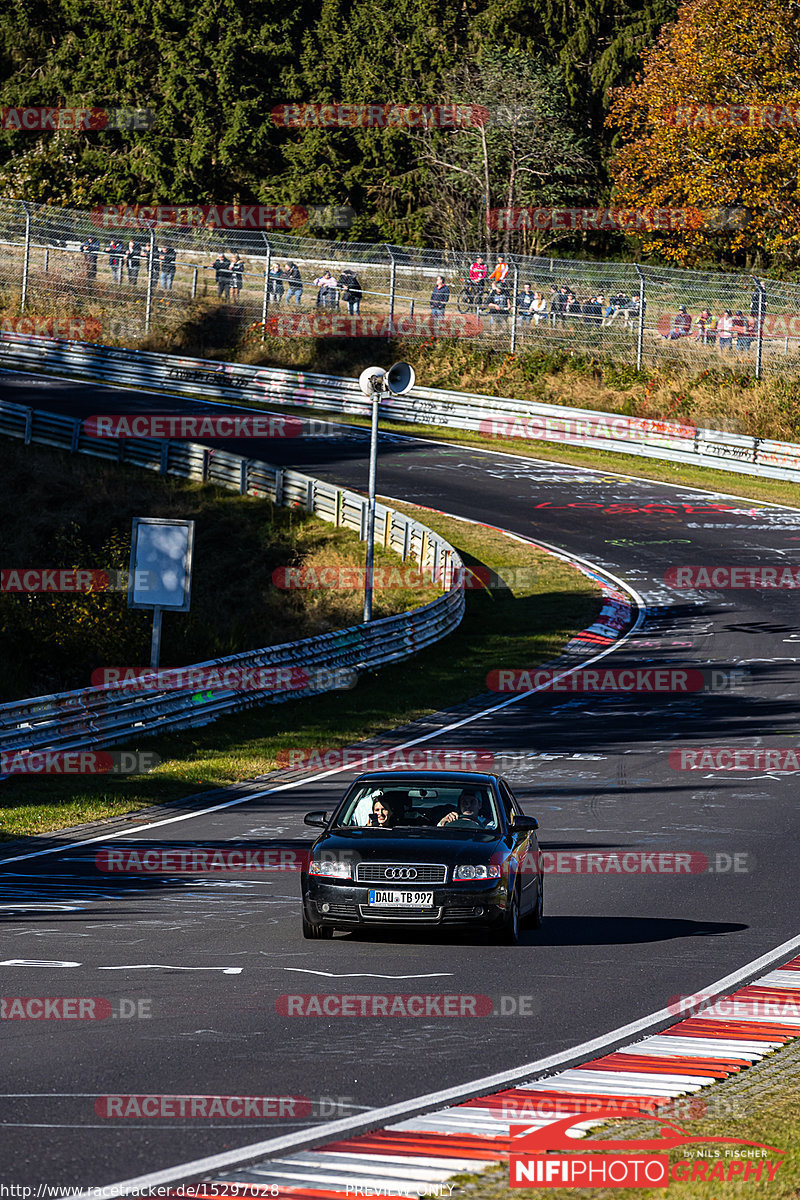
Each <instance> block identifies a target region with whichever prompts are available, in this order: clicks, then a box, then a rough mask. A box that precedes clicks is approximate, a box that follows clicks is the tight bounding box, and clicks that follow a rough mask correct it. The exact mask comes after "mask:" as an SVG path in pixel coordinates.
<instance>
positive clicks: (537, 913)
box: [525, 875, 544, 929]
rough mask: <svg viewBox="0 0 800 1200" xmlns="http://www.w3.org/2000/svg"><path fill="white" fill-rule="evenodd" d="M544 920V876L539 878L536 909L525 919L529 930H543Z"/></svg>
mask: <svg viewBox="0 0 800 1200" xmlns="http://www.w3.org/2000/svg"><path fill="white" fill-rule="evenodd" d="M543 920H544V876H543V875H540V876H539V884H538V886H537V888H536V907H535V908H534V909H533V910H532V911H531V912H530V913H529V914H528V916H527V917H526V918H525V924H526V925H527V926H528V928H529V929H541V928H542V921H543Z"/></svg>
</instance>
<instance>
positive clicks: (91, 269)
mask: <svg viewBox="0 0 800 1200" xmlns="http://www.w3.org/2000/svg"><path fill="white" fill-rule="evenodd" d="M81 252H82V254H83V258H84V261H85V263H86V282H87V283H92V282H93V281H94V280H95V279H97V255H98V254H99V253H100V243H99V242H98V240H97V238H96V237H95V236H94V234H92V236H91V237H88V238H87V239H86V241H85V242H83V244H82V245H81Z"/></svg>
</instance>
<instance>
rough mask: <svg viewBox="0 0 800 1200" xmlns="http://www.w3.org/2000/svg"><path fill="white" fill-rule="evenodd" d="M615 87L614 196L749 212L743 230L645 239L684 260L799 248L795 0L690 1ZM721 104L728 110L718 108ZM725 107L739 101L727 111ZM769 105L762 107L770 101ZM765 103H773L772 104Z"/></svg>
mask: <svg viewBox="0 0 800 1200" xmlns="http://www.w3.org/2000/svg"><path fill="white" fill-rule="evenodd" d="M643 57H644V70H643V73H642V75H641V76H640V77H639V78H638V79H637V81H636V82H635V83H634V84H633V85H632V86H631V87H628V88H620V89H617V90H616V92H615V93H614V98H613V102H612V106H611V109H610V112H609V116H608V124H609V125H610V126H611V127H612V128H613V127H615V128H616V129H617V130H618V131H619V134H618V137H619V148H618V149H617V151H616V153H615V155H614V158H613V160H612V164H611V172H612V177H613V180H614V202H615V203H616V204H619V205H624V206H626V207H632V208H638V207H650V206H657V207H670V208H677V207H684V206H685V207H689V208H694V209H700V210H704V211H718V210H719V209H721V208H722V209H728V208H732V209H739V210H741V209H742V208H743V209H744V210H746V216H747V223H746V225H745V226H744V228H742V229H739V230H738V231H736V230H735V229H734V230H730V229H729V230H727V231H726V232H722V233H713V232H709V231H708V230H705V229H692V228H687V229H683V230H680V231H678V232H668V233H653V234H648V235H647V240H646V242H645V245H644V249H645V250H654V249H658V250H660V251H661V253H662V254H664V255H666V256H667V257H669V258H671V259H673V260H674V261H676V262H679V263H682V264H691V263H693V262H697V261H698V260H699V259H703V258H706V259H707V258H716V257H726V258H733V257H737V258H741V257H742V256H743V255H746V257H747V260H748V261H751V260H752V259H753V258H754V257H758V258H760V257H761V256H763V254H764V253H766V254H768V255H770V256H771V257H772V258H773V259H775V260H776V261H783V262H785V261H787V260H789V259H794V258H795V257H796V256H797V254H798V253H800V4H799V3H797V2H793V0H788V3H787V0H758V3H756V4H753V5H745V4H742V3H741V0H687V2H686V3H684V4H682V5H681V7H680V9H679V11H678V17H677V20H676V22H675V24H674V25H669V26H666V27H665V28H664V29H663V30H662V31H661V35H660V37H659V40H658V42H657V43H656V45H655V46H654V47H653V48H652V49H651V50H649V51H646V52H645V54H644V56H643ZM723 106H725V107H723ZM729 106H733V108H730V107H729ZM764 106H766V107H764ZM770 110H772V111H771V112H770Z"/></svg>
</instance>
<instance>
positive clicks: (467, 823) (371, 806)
mask: <svg viewBox="0 0 800 1200" xmlns="http://www.w3.org/2000/svg"><path fill="white" fill-rule="evenodd" d="M335 827H336V828H339V829H352V828H358V829H370V830H378V829H430V830H436V829H440V830H441V831H442V832H443V833H446V832H447V831H448V830H453V831H455V830H458V829H472V830H479V829H487V830H497V829H498V828H499V824H498V813H497V807H496V804H495V800H494V796H493V795H492V792H491V789H490V788H488V787H480V786H473V785H470V786H464V785H459V784H457V783H454V784H452V785H449V786H448V785H441V784H437V786H436V787H431V786H429V785H426V784H420V786H418V787H417V786H414V784H413V783H411V784H404V786H403V787H402V788H398V787H390V786H387V784H386V783H375V782H373V783H366V784H364V785H363V786H361V787H359V788H357V789H356V790H355V791H354V792H353V793H352V795H350V796H349V797H348V798H347V800H346V801H345V803H344V804H343V806H342V809H341V811H340V812H339V813H338V814H337V818H336V821H335Z"/></svg>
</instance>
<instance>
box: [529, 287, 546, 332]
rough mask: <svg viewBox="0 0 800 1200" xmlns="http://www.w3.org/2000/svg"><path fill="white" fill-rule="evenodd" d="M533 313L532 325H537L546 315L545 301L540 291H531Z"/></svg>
mask: <svg viewBox="0 0 800 1200" xmlns="http://www.w3.org/2000/svg"><path fill="white" fill-rule="evenodd" d="M531 312H532V313H533V323H534V325H539V324H540V323H541V322H542V321H543V320H544V319H545V317H546V316H547V301H546V300H545V298H544V296H543V295H542V293H541V292H534V293H533V304H532V305H531Z"/></svg>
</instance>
